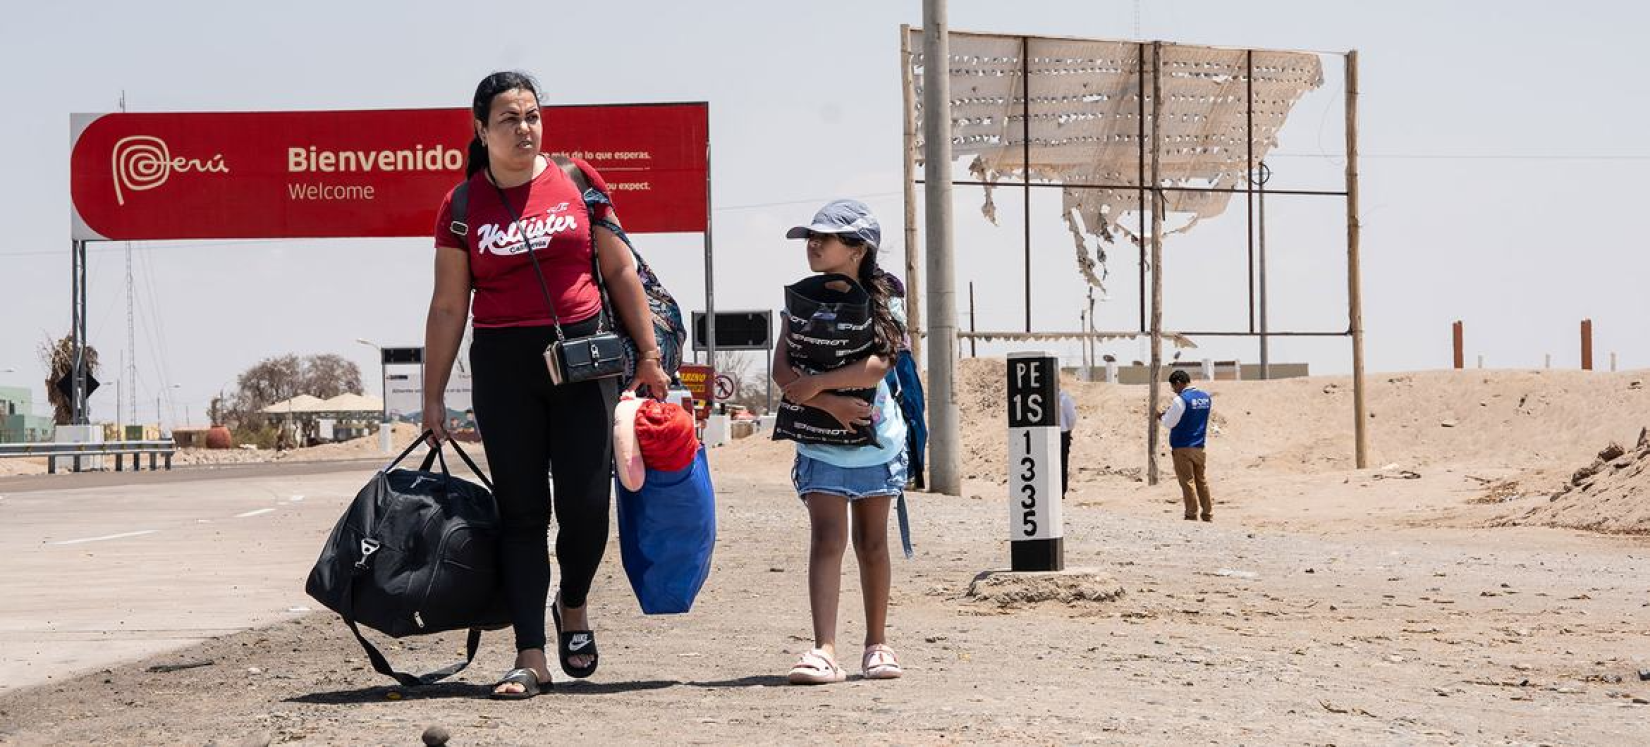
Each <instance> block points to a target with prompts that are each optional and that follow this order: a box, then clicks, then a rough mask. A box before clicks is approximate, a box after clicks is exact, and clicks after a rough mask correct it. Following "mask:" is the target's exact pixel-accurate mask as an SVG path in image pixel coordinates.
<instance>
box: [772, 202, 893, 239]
mask: <svg viewBox="0 0 1650 747" xmlns="http://www.w3.org/2000/svg"><path fill="white" fill-rule="evenodd" d="M814 233H834V234H837V235H839V236H848V237H851V238H856V239H859V240H860V241H863V242H865V243H867V244H870V245H871V248H873V249H875V248H878V247H880V246H881V245H882V225H881V224H880V223H877V218H876V216H874V215H872V214H871V209H870V208H868V207H866V206H865V203H863V202H860V201H859V200H834V201H832V202H830V203H828V204H826V205H825V207H822V208H820V209H819V212H817V213H814V219H813V221H811V222H809V224H808V225H806V226H797V227H795V228H792V229H791V230H789V231H786V232H785V238H787V239H805V238H808V235H809V234H814Z"/></svg>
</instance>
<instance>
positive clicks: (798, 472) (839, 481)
mask: <svg viewBox="0 0 1650 747" xmlns="http://www.w3.org/2000/svg"><path fill="white" fill-rule="evenodd" d="M910 461H911V460H910V456H909V455H908V454H907V453H906V451H905V450H904V449H901V450H900V452H899V456H898V457H897V458H895V459H894V460H893V461H890V462H886V463H884V464H874V465H871V466H869V467H838V466H836V465H834V464H830V463H827V462H822V461H820V460H818V459H814V458H813V457H809V456H803V455H802V454H797V455H796V464H794V465H792V467H791V483H792V484H794V485H796V494H797V496H799V497H800V496H806V495H808V494H809V493H830V494H831V495H840V496H842V497H844V498H847V499H848V500H849V501H857V500H859V499H861V498H871V497H875V496H890V497H893V496H898V495H900V494H902V493H904V492H905V475H906V472H907V471H908V469H909V465H910Z"/></svg>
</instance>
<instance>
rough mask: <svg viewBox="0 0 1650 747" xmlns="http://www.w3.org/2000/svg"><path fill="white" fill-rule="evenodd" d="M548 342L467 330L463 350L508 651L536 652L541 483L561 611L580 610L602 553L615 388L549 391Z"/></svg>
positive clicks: (546, 335) (507, 331) (543, 528)
mask: <svg viewBox="0 0 1650 747" xmlns="http://www.w3.org/2000/svg"><path fill="white" fill-rule="evenodd" d="M594 329H595V320H594V319H591V320H589V321H586V322H579V323H575V324H564V325H562V330H563V332H564V333H566V334H567V335H568V336H570V337H572V336H578V335H584V334H589V333H590V332H592V331H594ZM555 337H556V336H555V330H554V329H553V328H551V327H510V328H500V329H477V330H475V337H474V339H473V340H472V341H471V343H470V371H471V374H472V375H473V376H474V386H475V390H474V392H473V393H472V400H473V402H474V403H475V411H476V427H477V428H478V429H479V430H480V431H481V437H482V443H483V445H484V446H485V448H486V450H487V462H488V465H489V466H490V467H491V468H492V473H493V486H494V493H495V496H496V498H497V499H498V509H499V517H500V519H501V521H502V523H503V527H504V536H503V539H502V542H501V543H500V550H499V561H500V563H501V564H502V572H501V575H502V577H503V581H504V586H505V596H506V597H507V598H508V600H509V604H510V618H511V621H512V622H513V623H514V626H515V631H516V649H517V650H522V649H530V648H544V638H545V634H544V608H545V601H546V597H547V596H548V595H549V590H550V560H549V558H548V557H547V548H546V542H545V536H546V534H547V533H548V532H549V526H550V511H551V497H550V485H549V483H550V482H552V481H553V482H554V483H555V514H556V522H557V523H558V524H559V525H560V526H559V527H558V529H557V531H556V560H557V562H558V564H559V565H560V566H561V600H562V606H564V607H583V606H584V604H585V597H586V595H588V594H589V592H590V583H591V581H592V580H593V579H594V578H595V577H596V567H597V566H598V565H600V564H601V561H602V553H603V552H604V551H605V550H606V549H607V525H608V506H609V505H611V501H610V496H611V495H612V475H613V472H612V464H613V407H614V405H615V404H616V403H617V402H618V390H619V380H618V379H615V378H608V379H601V380H598V381H586V382H580V383H576V384H563V385H561V386H555V385H553V384H551V383H550V374H549V372H548V371H546V370H545V367H544V357H543V355H544V348H545V346H547V345H549V344H550V342H551V341H553V340H554V339H555ZM546 473H549V479H548V480H547V479H546Z"/></svg>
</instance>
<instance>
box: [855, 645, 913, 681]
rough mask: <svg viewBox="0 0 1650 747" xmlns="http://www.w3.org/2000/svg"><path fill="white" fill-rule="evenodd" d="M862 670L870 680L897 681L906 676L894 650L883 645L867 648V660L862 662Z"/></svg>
mask: <svg viewBox="0 0 1650 747" xmlns="http://www.w3.org/2000/svg"><path fill="white" fill-rule="evenodd" d="M860 669H861V671H862V672H864V673H865V679H868V680H895V679H899V677H900V675H903V674H905V670H903V669H901V668H900V665H899V657H898V656H895V655H894V650H893V649H891V648H889V647H888V646H887V645H885V644H881V643H877V644H872V645H870V646H866V647H865V658H864V659H862V660H861V661H860Z"/></svg>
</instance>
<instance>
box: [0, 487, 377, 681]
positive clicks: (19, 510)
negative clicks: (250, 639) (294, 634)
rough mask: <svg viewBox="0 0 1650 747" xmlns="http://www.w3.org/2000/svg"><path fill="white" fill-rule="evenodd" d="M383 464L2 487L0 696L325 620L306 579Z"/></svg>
mask: <svg viewBox="0 0 1650 747" xmlns="http://www.w3.org/2000/svg"><path fill="white" fill-rule="evenodd" d="M381 464H382V462H381V460H377V459H374V460H370V461H359V462H347V463H339V462H332V463H305V464H279V465H249V466H236V467H226V468H216V469H206V468H193V469H178V470H174V471H172V472H156V473H148V472H144V473H137V474H133V473H120V474H116V473H82V474H78V475H54V476H50V477H45V476H41V477H21V478H8V479H4V480H0V567H3V568H5V570H6V573H5V574H4V575H3V576H0V599H5V600H6V601H5V604H4V605H0V691H5V690H10V689H15V688H19V687H26V686H29V685H33V684H39V683H43V682H48V681H52V680H61V679H64V678H65V677H66V676H68V675H69V674H70V673H75V672H84V671H86V670H95V669H97V668H100V667H101V666H103V665H104V664H105V663H106V662H110V661H127V660H131V659H134V658H141V657H145V656H149V655H153V654H156V653H161V652H164V651H167V650H174V649H179V648H183V647H186V646H189V645H192V644H195V643H198V642H200V641H202V640H205V639H207V638H211V637H214V636H219V635H224V634H226V633H231V632H235V631H239V630H244V629H247V628H250V627H255V626H260V625H265V624H269V623H272V622H276V621H280V620H284V619H288V618H291V617H295V616H297V615H299V614H302V613H303V612H306V611H308V610H310V609H311V608H318V607H319V605H317V604H316V603H315V602H313V601H312V600H310V599H309V598H308V597H307V596H306V595H305V594H304V590H303V584H304V579H305V577H306V576H307V574H308V572H309V566H310V564H312V563H313V562H314V559H315V555H316V554H317V553H318V552H319V551H320V547H321V543H322V542H323V541H324V540H325V539H326V535H327V532H329V531H330V530H331V529H332V525H333V523H334V522H335V521H337V518H338V516H339V514H340V513H341V512H342V510H343V508H344V506H345V505H346V504H347V503H348V502H349V500H350V498H352V497H354V495H355V493H356V491H358V490H359V489H360V487H361V486H362V485H363V484H364V483H365V482H366V480H367V478H368V477H369V476H370V475H371V474H372V472H373V470H375V469H377V468H378V467H379V466H381Z"/></svg>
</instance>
